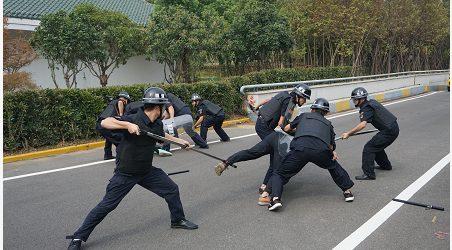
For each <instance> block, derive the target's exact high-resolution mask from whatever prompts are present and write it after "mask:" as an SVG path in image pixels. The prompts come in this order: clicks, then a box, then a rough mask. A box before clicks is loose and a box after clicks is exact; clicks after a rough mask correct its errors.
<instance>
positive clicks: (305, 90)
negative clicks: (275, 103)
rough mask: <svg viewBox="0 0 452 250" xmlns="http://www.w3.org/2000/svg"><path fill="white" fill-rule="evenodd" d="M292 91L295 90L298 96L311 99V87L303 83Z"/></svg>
mask: <svg viewBox="0 0 452 250" xmlns="http://www.w3.org/2000/svg"><path fill="white" fill-rule="evenodd" d="M292 92H294V93H295V94H297V95H298V96H301V97H303V98H305V99H307V100H310V99H311V89H310V88H309V87H308V86H307V85H306V84H303V83H300V84H298V85H297V86H296V87H295V88H294V89H293V90H292Z"/></svg>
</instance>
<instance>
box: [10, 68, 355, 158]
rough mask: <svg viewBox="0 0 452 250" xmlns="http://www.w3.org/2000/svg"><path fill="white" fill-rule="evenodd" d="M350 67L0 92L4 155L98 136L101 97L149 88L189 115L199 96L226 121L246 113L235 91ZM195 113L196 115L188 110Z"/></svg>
mask: <svg viewBox="0 0 452 250" xmlns="http://www.w3.org/2000/svg"><path fill="white" fill-rule="evenodd" d="M350 72H351V67H344V68H305V69H298V68H297V69H280V70H277V69H274V70H266V71H261V72H254V73H250V74H247V75H244V76H239V77H231V78H226V79H223V80H221V81H216V82H212V81H207V82H199V83H193V84H170V85H164V84H134V85H125V86H109V87H105V88H90V89H60V90H57V89H43V90H37V91H35V90H24V91H18V92H5V93H4V94H3V151H9V150H15V149H19V148H28V147H39V146H45V145H55V144H58V143H59V142H64V141H77V140H80V139H89V138H93V137H97V136H99V134H98V132H97V130H96V121H97V118H98V116H99V115H100V114H101V113H102V111H103V110H104V108H105V107H106V105H107V104H108V100H107V99H106V97H105V96H106V95H111V96H115V97H116V96H117V94H119V93H120V92H122V91H126V92H128V93H129V95H130V97H131V101H139V100H141V98H142V96H143V93H144V91H145V90H146V89H147V88H149V87H151V86H158V87H161V88H163V89H164V90H165V91H166V92H167V93H173V94H174V95H176V96H178V97H179V98H180V99H181V100H182V101H183V102H185V103H186V104H187V105H188V106H189V107H190V108H191V109H192V111H195V110H194V108H193V107H192V106H191V104H190V96H191V95H192V94H193V93H198V94H199V95H200V96H201V98H203V99H207V100H210V101H212V102H213V103H215V104H217V105H219V106H220V107H222V108H223V110H224V111H225V113H226V117H229V116H230V115H231V114H242V115H244V114H246V111H245V110H244V109H243V100H244V96H243V95H241V94H240V92H239V90H240V87H242V86H244V85H252V84H265V83H277V82H295V81H306V80H315V79H327V78H342V77H348V76H350ZM193 114H194V115H196V112H193Z"/></svg>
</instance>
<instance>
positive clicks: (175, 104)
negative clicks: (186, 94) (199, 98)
mask: <svg viewBox="0 0 452 250" xmlns="http://www.w3.org/2000/svg"><path fill="white" fill-rule="evenodd" d="M167 96H168V99H170V101H171V103H172V104H173V108H174V114H176V113H177V112H179V111H180V110H181V109H183V108H184V107H187V105H185V103H184V102H183V101H181V100H180V99H179V98H177V96H175V95H173V94H171V93H168V94H167Z"/></svg>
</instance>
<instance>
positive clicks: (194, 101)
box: [190, 94, 230, 148]
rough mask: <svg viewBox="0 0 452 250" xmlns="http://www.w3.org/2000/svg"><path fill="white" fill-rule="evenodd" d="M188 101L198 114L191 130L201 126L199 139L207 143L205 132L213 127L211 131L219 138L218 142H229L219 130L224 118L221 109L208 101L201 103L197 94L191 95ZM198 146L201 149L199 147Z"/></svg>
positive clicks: (227, 137) (226, 136) (221, 130)
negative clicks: (196, 109)
mask: <svg viewBox="0 0 452 250" xmlns="http://www.w3.org/2000/svg"><path fill="white" fill-rule="evenodd" d="M190 101H191V105H193V106H194V107H197V108H198V113H199V119H198V121H196V123H195V125H194V126H193V130H194V128H196V127H197V126H198V125H201V138H202V139H203V140H204V141H207V131H208V129H209V127H211V126H213V129H214V130H215V132H216V133H217V135H218V136H219V137H220V141H222V142H228V141H230V138H229V136H228V135H227V134H226V132H224V130H223V129H222V128H221V126H222V125H223V121H224V116H225V114H224V111H223V109H222V108H221V107H220V106H218V105H216V104H213V103H212V102H210V101H208V100H204V101H202V102H201V97H200V96H199V95H198V94H193V95H191V98H190ZM204 117H206V118H204ZM198 146H200V147H201V148H203V147H202V146H201V145H198ZM204 148H206V147H204Z"/></svg>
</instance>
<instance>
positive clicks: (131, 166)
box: [66, 87, 198, 250]
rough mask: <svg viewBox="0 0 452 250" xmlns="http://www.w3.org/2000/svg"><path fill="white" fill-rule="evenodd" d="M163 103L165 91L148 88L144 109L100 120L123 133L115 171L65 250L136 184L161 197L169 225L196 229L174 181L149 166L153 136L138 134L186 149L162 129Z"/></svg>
mask: <svg viewBox="0 0 452 250" xmlns="http://www.w3.org/2000/svg"><path fill="white" fill-rule="evenodd" d="M167 102H168V99H167V97H166V93H165V91H163V90H162V89H160V88H156V87H152V88H149V89H147V90H146V92H145V93H144V97H143V103H144V110H143V109H139V110H138V112H137V113H136V114H133V115H130V116H128V115H125V116H121V117H109V118H106V119H104V120H103V121H102V126H104V127H105V128H107V129H111V130H116V131H117V132H120V133H122V134H123V139H122V142H121V147H120V151H119V154H118V161H117V164H116V169H115V173H114V175H113V177H112V178H111V179H110V183H109V184H108V186H107V189H106V194H105V196H104V198H103V199H102V201H101V202H100V203H99V204H98V205H97V206H96V207H94V208H93V209H92V210H91V212H89V214H88V216H87V217H86V219H85V221H84V222H83V224H82V226H81V227H80V228H79V229H78V230H77V231H76V232H75V233H74V235H70V236H67V237H66V238H68V239H72V241H71V243H70V245H69V247H68V250H76V249H80V246H81V241H85V242H86V241H87V240H88V237H89V236H90V234H91V232H92V231H93V230H94V228H95V227H96V226H97V225H98V224H99V223H100V222H101V221H102V220H103V219H104V218H105V217H106V216H107V214H108V213H109V212H111V211H113V210H114V209H115V208H116V207H117V206H118V205H119V203H120V202H121V200H122V199H123V198H124V197H125V196H126V195H127V194H128V193H129V191H130V190H132V188H133V187H134V186H135V185H136V184H138V185H140V186H142V187H144V188H146V189H148V190H149V191H151V192H153V193H155V194H157V195H158V196H160V197H162V198H164V199H165V201H166V202H167V204H168V208H169V210H170V213H171V228H182V229H196V228H198V226H197V225H196V224H194V223H192V222H190V221H188V220H186V219H185V215H184V210H183V208H182V203H181V201H180V197H179V188H178V186H177V184H176V183H174V182H173V181H172V180H171V179H170V178H169V177H168V175H167V174H166V173H165V172H164V171H163V170H162V169H160V168H156V167H154V166H153V165H152V159H153V155H154V154H150V153H149V152H152V151H153V148H154V145H155V143H156V139H154V138H153V137H149V136H146V135H140V130H145V131H148V132H151V133H154V134H157V135H161V136H165V138H168V139H171V140H174V141H177V142H180V143H183V144H185V145H186V146H187V147H186V148H185V149H186V150H188V149H190V144H189V143H188V142H187V141H185V140H182V139H179V138H175V137H173V136H171V135H169V134H167V133H164V132H163V123H162V121H161V120H160V119H161V117H162V114H163V110H164V109H165V107H164V106H165V104H166V103H167Z"/></svg>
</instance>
